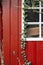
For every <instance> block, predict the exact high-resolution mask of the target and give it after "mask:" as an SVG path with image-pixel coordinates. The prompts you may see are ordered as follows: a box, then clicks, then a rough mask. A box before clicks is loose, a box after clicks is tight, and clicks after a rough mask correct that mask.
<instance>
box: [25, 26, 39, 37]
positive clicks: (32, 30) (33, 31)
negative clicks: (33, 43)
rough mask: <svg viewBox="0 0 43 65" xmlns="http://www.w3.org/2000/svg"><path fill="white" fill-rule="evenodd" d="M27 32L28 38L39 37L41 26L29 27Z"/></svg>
mask: <svg viewBox="0 0 43 65" xmlns="http://www.w3.org/2000/svg"><path fill="white" fill-rule="evenodd" d="M26 31H27V32H26V36H27V37H39V25H28V26H27V29H26Z"/></svg>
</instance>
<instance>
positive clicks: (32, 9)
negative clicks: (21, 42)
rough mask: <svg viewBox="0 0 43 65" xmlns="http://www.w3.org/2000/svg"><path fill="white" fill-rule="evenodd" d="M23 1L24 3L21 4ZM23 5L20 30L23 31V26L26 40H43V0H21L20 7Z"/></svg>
mask: <svg viewBox="0 0 43 65" xmlns="http://www.w3.org/2000/svg"><path fill="white" fill-rule="evenodd" d="M24 2H25V4H24V5H23V3H24ZM27 5H28V6H27ZM25 6H26V7H25ZM23 7H24V9H23V10H22V32H23V31H24V26H25V27H26V29H25V30H26V34H25V35H26V40H27V41H29V40H32V41H38V40H39V41H41V40H43V1H38V0H37V1H35V0H34V1H32V0H27V1H26V0H23V2H22V8H23Z"/></svg>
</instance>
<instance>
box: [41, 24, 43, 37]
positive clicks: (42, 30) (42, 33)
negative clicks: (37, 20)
mask: <svg viewBox="0 0 43 65" xmlns="http://www.w3.org/2000/svg"><path fill="white" fill-rule="evenodd" d="M41 36H42V37H43V24H42V26H41Z"/></svg>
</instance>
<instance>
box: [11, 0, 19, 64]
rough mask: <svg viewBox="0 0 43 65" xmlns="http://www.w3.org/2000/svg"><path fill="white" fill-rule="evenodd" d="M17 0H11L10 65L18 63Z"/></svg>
mask: <svg viewBox="0 0 43 65" xmlns="http://www.w3.org/2000/svg"><path fill="white" fill-rule="evenodd" d="M18 1H19V0H11V4H12V5H11V65H18V60H17V58H18V54H19V51H18V43H19V42H18V40H19V37H18V33H19V31H18V29H19V28H18V26H19V25H18V23H19V21H18V15H19V14H18Z"/></svg>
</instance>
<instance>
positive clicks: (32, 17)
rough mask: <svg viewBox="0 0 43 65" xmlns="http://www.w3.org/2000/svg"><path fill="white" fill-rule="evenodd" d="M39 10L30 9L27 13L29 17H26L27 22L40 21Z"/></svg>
mask: <svg viewBox="0 0 43 65" xmlns="http://www.w3.org/2000/svg"><path fill="white" fill-rule="evenodd" d="M38 12H39V10H38V9H37V10H33V9H29V10H27V12H25V14H27V17H26V18H25V21H26V22H39V13H38Z"/></svg>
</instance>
